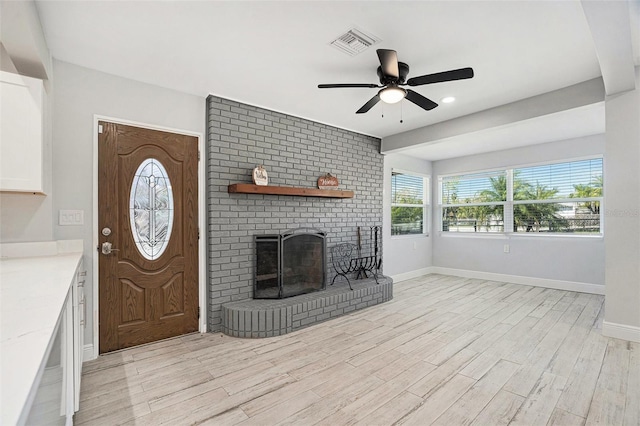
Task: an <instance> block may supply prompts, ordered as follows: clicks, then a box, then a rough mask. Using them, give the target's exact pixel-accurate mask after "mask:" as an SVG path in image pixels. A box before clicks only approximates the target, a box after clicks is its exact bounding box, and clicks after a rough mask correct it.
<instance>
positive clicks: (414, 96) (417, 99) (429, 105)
mask: <svg viewBox="0 0 640 426" xmlns="http://www.w3.org/2000/svg"><path fill="white" fill-rule="evenodd" d="M407 100H409V101H411V102H413V103H414V104H416V105H418V106H419V107H420V108H422V109H426V110H427V111H429V110H432V109H434V108H435V107H437V106H438V104H437V103H435V102H433V101H432V100H431V99H428V98H425V97H424V96H422V95H421V94H420V93H418V92H414V91H413V90H411V89H407Z"/></svg>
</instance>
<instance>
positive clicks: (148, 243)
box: [129, 158, 173, 260]
mask: <svg viewBox="0 0 640 426" xmlns="http://www.w3.org/2000/svg"><path fill="white" fill-rule="evenodd" d="M129 220H130V223H131V232H132V234H133V240H134V241H135V243H136V247H138V250H139V251H140V254H142V256H144V257H145V258H146V259H149V260H155V259H158V258H159V257H160V256H161V255H162V253H163V252H164V251H165V249H166V248H167V244H168V243H169V238H170V237H171V230H172V228H173V191H172V190H171V181H170V180H169V176H168V175H167V171H166V169H165V168H164V166H163V165H162V163H160V161H158V160H156V159H155V158H147V159H146V160H144V161H143V162H142V164H140V166H139V167H138V170H136V173H135V175H134V177H133V184H132V185H131V194H130V196H129Z"/></svg>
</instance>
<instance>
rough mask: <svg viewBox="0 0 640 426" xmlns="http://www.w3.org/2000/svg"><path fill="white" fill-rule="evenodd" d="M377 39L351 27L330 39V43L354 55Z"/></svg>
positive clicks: (377, 39)
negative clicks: (332, 39) (335, 37)
mask: <svg viewBox="0 0 640 426" xmlns="http://www.w3.org/2000/svg"><path fill="white" fill-rule="evenodd" d="M379 41H380V39H379V38H377V37H374V36H371V35H368V34H365V33H363V32H362V31H360V30H357V29H355V28H353V29H351V30H349V31H347V32H346V33H344V34H343V35H341V36H340V37H338V38H337V39H335V40H334V41H332V42H331V45H332V46H333V47H335V48H336V49H339V50H340V51H342V52H344V53H346V54H347V55H349V56H356V55H357V54H358V53H361V52H364V51H365V50H367V49H368V48H369V47H371V46H373V45H374V44H376V43H378V42H379Z"/></svg>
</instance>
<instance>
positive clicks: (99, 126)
mask: <svg viewBox="0 0 640 426" xmlns="http://www.w3.org/2000/svg"><path fill="white" fill-rule="evenodd" d="M98 133H102V124H98Z"/></svg>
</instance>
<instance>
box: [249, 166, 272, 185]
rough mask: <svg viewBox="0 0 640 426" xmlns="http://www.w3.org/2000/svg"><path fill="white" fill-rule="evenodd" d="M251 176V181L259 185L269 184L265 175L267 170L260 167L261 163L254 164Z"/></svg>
mask: <svg viewBox="0 0 640 426" xmlns="http://www.w3.org/2000/svg"><path fill="white" fill-rule="evenodd" d="M251 176H252V177H253V183H254V184H256V185H260V186H267V185H269V176H268V175H267V170H266V169H265V168H264V167H262V164H260V165H259V166H256V168H255V169H253V173H252V175H251Z"/></svg>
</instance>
